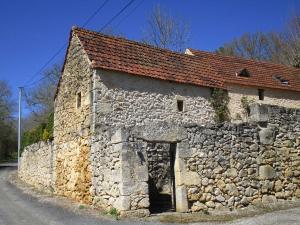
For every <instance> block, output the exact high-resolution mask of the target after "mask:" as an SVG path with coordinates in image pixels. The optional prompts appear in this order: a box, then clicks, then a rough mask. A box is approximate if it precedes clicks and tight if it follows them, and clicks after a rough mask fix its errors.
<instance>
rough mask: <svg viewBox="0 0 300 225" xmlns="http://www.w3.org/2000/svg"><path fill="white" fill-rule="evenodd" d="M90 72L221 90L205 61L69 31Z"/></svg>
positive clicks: (76, 30) (74, 30) (216, 77)
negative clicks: (75, 38) (100, 69)
mask: <svg viewBox="0 0 300 225" xmlns="http://www.w3.org/2000/svg"><path fill="white" fill-rule="evenodd" d="M73 33H74V34H75V35H76V36H77V37H78V38H79V40H80V42H81V43H82V45H83V48H84V50H85V51H86V53H87V55H88V57H89V59H90V60H91V62H92V65H93V68H102V69H106V70H113V71H120V72H126V73H129V74H134V75H139V76H146V77H151V78H156V79H161V80H168V81H174V82H179V83H186V84H194V85H199V86H207V87H220V88H222V87H223V82H222V80H221V79H220V78H219V77H218V76H217V74H216V72H215V70H214V69H213V68H212V67H211V66H210V64H209V63H208V61H206V60H203V61H201V62H200V63H199V61H198V59H197V58H196V57H193V56H190V55H186V54H180V53H176V52H172V51H169V50H166V49H160V48H156V47H152V46H149V45H146V44H142V43H139V42H135V41H129V40H126V39H124V38H119V37H111V36H107V35H103V34H100V33H96V32H92V31H88V30H85V29H81V28H73Z"/></svg>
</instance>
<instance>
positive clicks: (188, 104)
mask: <svg viewBox="0 0 300 225" xmlns="http://www.w3.org/2000/svg"><path fill="white" fill-rule="evenodd" d="M92 86H93V113H92V114H93V115H94V118H93V125H92V130H93V139H92V145H91V163H92V192H91V193H92V197H93V203H94V204H95V205H97V206H99V207H102V208H109V207H115V208H118V209H120V210H129V209H130V210H137V209H141V210H140V211H139V213H141V214H143V213H145V214H147V212H145V211H143V210H144V209H145V207H146V206H147V205H149V199H148V198H146V199H145V198H143V196H146V195H147V193H146V192H148V190H147V188H148V186H147V185H146V182H147V181H148V171H146V172H145V174H146V175H145V176H146V178H143V179H144V180H143V181H142V182H141V183H139V182H138V184H137V186H138V188H137V191H136V192H133V193H136V194H135V197H132V198H131V200H130V201H129V200H128V195H125V194H124V192H125V193H126V192H127V191H128V190H127V189H128V188H129V187H128V185H129V184H128V185H127V184H125V187H124V188H123V189H122V185H124V182H123V181H122V180H121V178H120V175H119V174H123V175H124V174H125V175H124V176H126V174H127V173H133V172H134V168H140V165H139V164H135V163H133V164H132V165H131V164H130V163H127V162H125V161H124V158H123V157H125V158H127V155H126V154H125V153H123V154H122V153H121V149H122V146H121V144H120V143H118V144H116V143H114V142H113V141H112V137H113V136H114V134H115V132H116V131H117V130H118V129H119V128H120V127H132V126H142V125H144V124H147V123H151V122H155V121H168V122H169V123H174V124H182V123H192V122H193V123H194V122H196V123H200V124H207V123H211V122H213V118H214V111H213V109H212V108H211V107H210V103H209V101H208V99H209V98H210V93H211V91H210V89H209V88H205V87H196V86H192V85H178V84H177V83H172V82H168V81H160V80H156V79H150V78H143V77H140V76H134V75H129V74H126V73H117V72H110V71H104V70H97V72H96V73H95V74H94V75H93V85H92ZM177 100H182V101H183V112H179V111H178V109H177ZM132 148H133V147H132ZM124 154H125V155H124ZM128 154H129V155H128V159H132V158H135V157H137V156H136V155H135V154H133V155H131V154H132V153H131V152H130V151H129V153H128ZM145 157H146V156H145ZM129 164H130V165H131V168H130V171H131V172H130V171H128V170H127V169H126V168H127V166H126V165H129ZM142 168H144V167H143V166H142ZM140 169H141V168H140ZM120 171H123V172H124V171H125V172H124V173H123V172H121V173H120ZM123 175H122V176H123ZM124 179H126V178H124ZM138 179H139V178H137V180H138ZM134 182H135V181H134ZM125 183H126V182H125ZM145 187H146V189H145ZM141 189H142V190H141ZM123 190H124V192H123ZM139 192H141V193H143V194H142V195H139V194H138V193H139ZM132 195H134V194H132ZM125 199H126V201H127V202H126V201H125ZM124 201H125V202H126V204H127V205H126V204H125V203H124ZM123 203H124V204H123ZM128 204H130V205H128ZM141 205H142V206H141Z"/></svg>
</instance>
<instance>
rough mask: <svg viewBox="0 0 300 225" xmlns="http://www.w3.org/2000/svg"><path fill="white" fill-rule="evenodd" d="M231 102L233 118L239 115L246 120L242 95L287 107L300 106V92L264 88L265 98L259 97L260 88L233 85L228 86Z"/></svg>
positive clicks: (260, 101)
mask: <svg viewBox="0 0 300 225" xmlns="http://www.w3.org/2000/svg"><path fill="white" fill-rule="evenodd" d="M228 95H229V97H230V102H229V104H228V108H229V111H230V115H231V117H232V119H233V120H237V119H238V117H239V116H241V117H242V119H243V120H244V121H246V120H247V115H246V112H245V110H244V109H243V107H242V105H241V99H242V97H247V99H248V100H249V101H252V102H253V103H255V102H257V103H260V104H269V105H277V106H281V107H286V108H300V93H299V92H294V91H288V90H286V91H285V90H276V89H267V88H266V89H264V100H259V98H258V88H254V87H246V86H238V85H231V86H229V87H228Z"/></svg>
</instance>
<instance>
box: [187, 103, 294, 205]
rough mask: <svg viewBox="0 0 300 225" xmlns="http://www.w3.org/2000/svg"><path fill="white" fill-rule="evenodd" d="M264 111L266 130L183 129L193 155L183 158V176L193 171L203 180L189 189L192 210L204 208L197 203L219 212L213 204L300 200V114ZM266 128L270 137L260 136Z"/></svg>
mask: <svg viewBox="0 0 300 225" xmlns="http://www.w3.org/2000/svg"><path fill="white" fill-rule="evenodd" d="M257 107H259V106H257ZM262 107H267V111H266V110H259V111H257V112H260V113H268V118H269V120H268V124H263V125H264V126H266V128H264V127H261V126H260V124H252V125H251V124H246V123H245V124H239V125H238V124H229V123H225V124H222V125H213V126H211V127H208V126H206V127H199V126H194V127H193V126H192V127H188V128H187V129H188V134H189V135H188V136H189V137H188V139H189V145H190V149H191V151H192V153H193V154H192V156H191V157H186V158H185V164H186V167H187V168H186V171H184V174H185V175H182V176H184V177H190V176H191V175H193V174H194V173H195V172H197V173H198V176H199V178H198V180H202V182H201V183H200V182H199V183H198V184H197V182H195V184H193V185H192V184H190V185H187V188H188V199H189V202H190V205H191V206H192V207H191V210H192V211H198V210H202V208H203V207H198V206H199V205H201V204H205V205H206V206H207V207H208V208H209V209H213V208H217V203H221V204H222V206H225V207H228V208H234V207H245V206H248V205H251V204H257V203H259V202H260V203H263V204H269V203H276V202H277V201H278V200H291V199H293V197H297V196H298V190H299V187H300V179H299V178H300V171H299V170H300V157H299V156H300V147H299V146H300V142H299V140H300V110H298V109H288V108H283V107H277V106H262ZM262 117H265V116H264V115H258V116H257V117H256V118H262ZM259 122H261V121H259ZM267 128H270V129H271V130H272V135H262V133H261V131H262V130H264V129H267ZM270 139H272V141H270ZM200 203H201V204H200Z"/></svg>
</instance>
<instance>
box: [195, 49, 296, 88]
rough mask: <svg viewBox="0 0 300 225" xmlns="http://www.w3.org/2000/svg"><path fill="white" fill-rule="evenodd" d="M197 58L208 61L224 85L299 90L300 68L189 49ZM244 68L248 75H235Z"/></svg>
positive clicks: (200, 60)
mask: <svg viewBox="0 0 300 225" xmlns="http://www.w3.org/2000/svg"><path fill="white" fill-rule="evenodd" d="M189 51H190V52H191V53H192V54H193V55H194V56H195V57H196V58H198V60H199V63H201V62H202V60H203V61H205V62H206V61H207V60H208V61H209V63H210V64H211V66H212V67H213V68H214V69H215V70H216V71H217V73H218V74H219V75H220V76H222V77H223V78H224V81H225V86H227V85H230V84H237V85H246V86H255V87H261V88H275V89H285V90H293V91H300V69H297V68H294V67H290V66H285V65H280V64H274V63H270V62H259V61H255V60H248V59H243V58H240V57H233V56H222V55H218V54H215V53H211V52H205V51H199V50H194V49H189ZM242 69H246V70H247V71H248V72H249V74H250V76H249V77H239V76H236V73H237V72H238V71H241V70H242ZM275 76H280V77H281V78H283V79H285V80H288V84H282V83H281V82H280V81H278V80H277V79H275Z"/></svg>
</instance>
